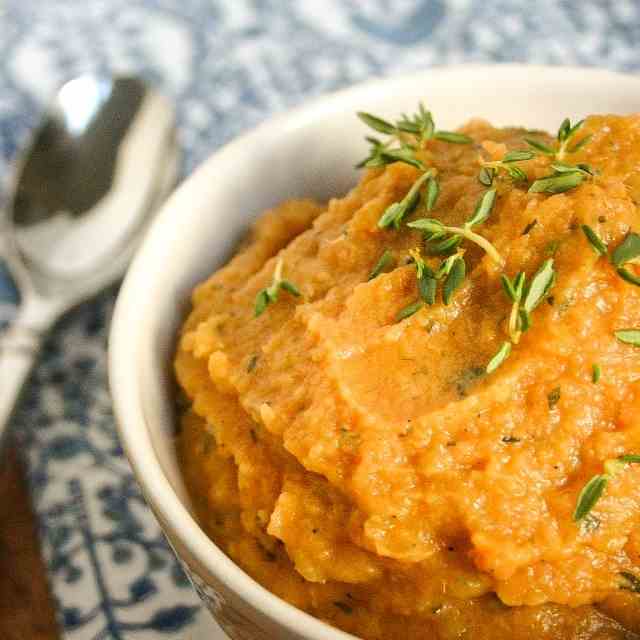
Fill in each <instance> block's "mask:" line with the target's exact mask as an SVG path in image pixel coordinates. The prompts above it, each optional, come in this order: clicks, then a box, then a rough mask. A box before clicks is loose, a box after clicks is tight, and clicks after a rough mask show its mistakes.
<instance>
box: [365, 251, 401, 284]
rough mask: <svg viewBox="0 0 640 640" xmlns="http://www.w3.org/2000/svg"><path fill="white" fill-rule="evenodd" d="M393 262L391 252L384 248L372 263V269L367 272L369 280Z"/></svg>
mask: <svg viewBox="0 0 640 640" xmlns="http://www.w3.org/2000/svg"><path fill="white" fill-rule="evenodd" d="M394 262H395V259H394V257H393V254H392V253H391V251H389V249H385V250H384V253H383V254H382V255H381V256H380V257H379V258H378V261H377V262H376V263H375V265H373V269H371V272H370V273H369V280H373V279H374V278H377V277H378V276H379V275H380V274H381V273H382V272H383V271H384V270H385V269H386V268H387V267H388V266H390V265H392V264H393V263H394Z"/></svg>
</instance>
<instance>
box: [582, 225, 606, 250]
mask: <svg viewBox="0 0 640 640" xmlns="http://www.w3.org/2000/svg"><path fill="white" fill-rule="evenodd" d="M580 228H581V229H582V232H583V233H584V235H585V236H586V237H587V240H588V241H589V242H590V243H591V246H592V247H593V250H594V251H595V252H596V253H597V254H598V255H600V256H606V255H607V252H608V248H607V243H606V242H605V241H604V240H603V239H602V238H601V237H600V236H599V235H598V234H597V233H596V232H595V231H594V230H593V229H592V228H591V227H590V226H589V225H587V224H583V225H580Z"/></svg>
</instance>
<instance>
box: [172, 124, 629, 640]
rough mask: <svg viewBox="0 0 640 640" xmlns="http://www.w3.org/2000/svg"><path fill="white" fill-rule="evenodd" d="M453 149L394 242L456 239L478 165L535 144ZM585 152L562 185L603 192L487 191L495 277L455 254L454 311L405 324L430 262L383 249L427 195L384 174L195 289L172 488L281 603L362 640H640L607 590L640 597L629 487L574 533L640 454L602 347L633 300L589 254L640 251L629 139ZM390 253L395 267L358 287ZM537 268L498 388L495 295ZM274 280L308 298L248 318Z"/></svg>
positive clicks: (396, 170) (477, 134)
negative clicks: (591, 237)
mask: <svg viewBox="0 0 640 640" xmlns="http://www.w3.org/2000/svg"><path fill="white" fill-rule="evenodd" d="M461 131H463V132H464V133H465V134H466V135H468V136H470V137H471V138H472V139H473V144H448V143H446V142H442V141H437V140H432V141H429V142H428V143H426V145H425V148H424V149H423V150H422V151H421V152H420V153H421V157H422V159H423V161H424V164H425V165H426V166H428V167H433V168H434V169H435V171H436V172H437V176H438V180H439V183H440V188H441V191H440V196H439V199H438V201H437V205H436V206H435V208H434V210H433V211H432V212H430V213H429V214H426V213H425V212H424V210H421V207H422V206H423V205H420V206H419V208H418V210H417V211H415V212H413V213H412V214H411V215H410V216H409V217H408V218H407V221H410V220H415V219H416V218H419V217H421V216H422V217H424V216H425V215H428V217H432V218H437V219H439V220H441V221H443V222H444V223H445V224H448V225H457V226H460V225H462V224H463V223H464V221H465V220H467V219H468V218H469V216H470V214H471V212H472V211H473V210H474V207H475V204H476V202H477V201H478V198H479V197H480V196H481V195H482V193H483V191H486V189H487V187H486V186H483V185H482V184H480V182H479V181H478V171H479V168H480V165H479V159H478V158H479V155H480V154H482V155H483V157H484V158H485V159H488V160H491V159H493V160H499V159H500V158H502V157H504V154H505V153H506V152H507V151H509V150H514V149H526V148H527V147H526V144H525V142H524V140H523V137H524V136H525V135H527V134H526V132H525V131H524V130H523V129H518V128H506V129H496V128H493V127H492V126H490V125H489V124H488V123H486V122H484V121H478V120H474V121H471V122H470V123H469V124H468V125H466V126H465V127H463V129H462V130H461ZM585 134H592V135H593V138H592V139H591V141H590V142H589V144H587V145H585V146H584V147H583V148H582V149H580V150H579V151H578V152H576V153H574V154H572V155H571V158H570V161H571V162H572V163H573V162H582V163H589V164H590V165H591V166H592V167H594V168H595V169H596V170H597V173H596V176H595V177H593V178H589V179H587V180H585V181H584V182H583V183H582V184H581V185H579V186H578V187H576V188H574V189H571V190H569V191H567V192H565V193H559V194H548V193H529V192H528V186H529V185H530V184H531V181H532V180H535V179H537V178H540V177H543V176H546V175H548V174H549V172H550V168H549V164H550V159H549V158H548V157H547V156H544V155H542V154H540V155H538V156H537V157H536V158H534V159H532V160H529V161H527V162H526V164H525V163H521V164H520V165H519V166H521V167H522V168H523V169H524V170H526V173H527V178H528V182H522V183H519V182H513V181H512V180H510V179H508V177H506V176H505V177H500V178H498V179H497V180H496V183H495V184H496V186H497V190H498V195H497V199H496V203H495V207H494V209H493V211H492V213H491V216H490V217H489V219H488V220H487V221H486V222H484V223H482V224H481V225H479V227H477V229H476V230H477V231H478V233H481V234H482V235H483V236H484V237H485V238H487V239H488V240H489V241H490V242H491V243H492V244H493V245H494V247H495V248H496V249H497V251H498V252H499V253H500V254H501V255H502V256H503V258H504V259H505V262H506V264H505V266H504V268H503V267H500V266H498V265H497V264H496V263H495V262H494V261H492V260H491V259H490V257H489V256H488V255H487V254H486V253H485V252H484V251H482V250H481V249H480V248H479V247H478V246H477V245H475V244H473V243H470V242H467V241H464V242H463V243H462V245H461V246H462V248H464V250H465V254H464V258H465V260H466V264H467V274H466V279H465V280H464V282H463V284H462V286H461V287H460V288H459V289H458V290H457V291H456V293H455V294H454V296H453V298H452V299H451V301H450V303H449V304H448V305H445V304H443V302H442V298H441V294H440V292H439V293H438V296H437V300H436V302H435V304H433V305H431V306H428V305H425V306H424V307H423V308H422V309H420V310H419V311H418V312H417V313H415V314H413V315H411V316H410V317H407V318H405V319H401V320H398V318H397V314H398V312H399V310H400V309H402V308H404V307H406V306H407V305H408V304H410V303H412V302H414V301H415V300H416V299H417V297H418V292H417V284H416V266H415V264H412V263H410V261H409V259H408V258H409V250H411V249H414V248H415V247H419V246H421V245H422V242H423V239H422V234H421V233H420V232H419V231H417V230H413V229H410V228H408V227H406V226H405V225H403V226H402V228H401V229H400V230H394V229H381V228H379V226H378V220H379V219H380V217H381V215H382V213H383V212H384V211H385V209H386V208H387V207H388V206H389V205H390V204H391V203H393V202H396V201H398V200H400V199H401V198H403V197H404V196H405V195H406V194H407V192H408V190H409V188H410V187H411V185H412V184H413V183H414V182H415V180H416V178H417V177H418V176H419V175H420V171H418V170H417V169H415V168H414V167H412V166H409V165H408V164H403V163H398V162H396V163H394V164H390V165H387V166H385V167H381V168H374V169H370V170H368V171H366V172H365V173H364V175H363V177H362V179H361V180H360V182H359V184H358V185H357V186H356V187H355V188H354V189H353V190H352V191H351V192H349V193H348V194H347V195H346V196H345V197H344V198H341V199H334V200H331V201H330V202H329V203H328V204H324V205H322V204H317V203H314V202H311V201H304V200H303V201H291V202H286V203H284V204H283V205H282V206H280V207H277V208H276V209H274V210H272V211H269V212H267V213H266V214H264V216H263V217H262V218H261V219H260V220H259V221H258V222H257V224H256V225H255V227H254V229H253V231H252V233H251V234H250V237H249V238H248V240H247V242H246V243H245V244H244V245H243V246H242V247H241V248H240V250H239V251H238V253H237V255H236V256H235V257H234V258H233V259H232V260H231V261H230V262H229V263H228V264H227V265H226V266H225V267H223V268H222V269H220V270H219V271H217V272H216V273H214V274H213V275H212V276H211V277H210V278H209V279H208V280H206V281H205V282H203V283H202V284H200V285H199V286H198V287H197V288H196V289H195V291H194V293H193V308H192V310H191V312H190V314H189V316H188V319H187V320H186V322H185V324H184V326H183V328H182V331H181V335H180V338H179V346H178V350H177V355H176V359H175V371H176V374H177V379H178V382H179V384H180V387H181V388H182V390H183V391H184V397H183V398H182V410H183V414H182V418H181V430H180V434H179V437H178V448H179V454H180V458H181V465H182V468H183V470H184V476H185V478H186V481H187V485H188V488H189V490H190V494H191V495H192V497H193V501H194V505H195V509H196V512H197V515H198V517H199V519H200V521H201V523H202V526H203V527H204V529H205V530H206V531H207V532H208V534H209V535H210V536H211V537H212V539H213V540H214V541H215V542H216V543H217V544H218V545H219V546H220V547H221V548H222V549H223V550H224V551H225V552H226V553H227V554H228V555H229V556H230V557H231V558H232V559H233V560H234V561H235V562H236V563H237V564H238V565H240V566H241V567H242V568H243V569H244V570H245V571H247V573H249V574H250V575H251V576H253V577H254V578H255V579H256V580H257V581H259V582H260V583H262V584H263V585H265V586H266V587H267V588H268V589H270V590H271V591H272V592H273V593H275V594H277V595H278V596H280V597H282V598H284V599H285V600H287V601H288V602H290V603H292V604H294V605H295V606H297V607H299V608H300V609H303V610H305V611H307V612H309V613H311V614H313V615H314V616H316V617H318V618H320V619H322V620H325V621H327V622H329V623H330V624H332V625H335V626H337V627H340V628H341V629H344V630H346V631H348V632H351V633H353V634H355V635H357V636H360V637H362V638H365V639H367V640H374V639H375V640H378V639H380V640H382V639H384V640H395V639H398V640H400V639H402V640H417V639H427V638H429V639H431V638H434V639H447V640H449V639H454V638H473V639H474V640H482V639H485V638H491V639H493V640H496V639H502V638H504V639H507V638H509V639H514V638H544V639H551V638H558V639H560V638H562V639H566V638H572V639H576V640H577V639H585V640H586V639H587V638H589V639H595V638H598V639H605V638H607V639H610V638H637V637H640V595H638V594H637V593H634V592H633V590H632V589H629V588H628V587H629V586H630V584H629V582H628V581H625V580H623V578H622V577H621V576H622V575H623V574H627V575H628V574H634V575H636V576H638V577H640V465H635V464H628V465H623V467H622V468H621V469H620V470H619V472H618V473H616V475H615V477H613V478H612V479H611V480H610V481H609V483H608V485H607V487H606V488H605V490H604V493H603V494H602V496H601V497H600V499H599V500H598V501H597V503H596V504H595V506H594V507H593V509H592V510H591V513H590V514H589V516H588V518H586V519H585V520H583V521H581V522H579V523H578V522H576V521H574V518H573V512H574V509H575V506H576V503H577V500H578V496H579V494H580V492H581V490H582V488H583V487H584V486H585V484H586V483H587V482H588V481H589V480H590V479H591V478H592V477H593V476H594V475H597V474H602V473H604V464H605V461H607V460H611V459H615V458H617V457H619V456H621V455H628V454H632V453H635V454H638V453H640V348H638V347H636V346H633V345H630V344H623V343H622V342H620V341H619V340H617V339H616V337H615V336H614V332H615V331H616V330H619V329H622V328H633V327H636V328H637V327H640V288H639V287H637V286H634V285H633V284H631V283H629V282H627V281H625V280H623V279H622V278H621V277H620V276H619V275H618V274H617V273H616V270H615V268H614V267H613V266H612V264H611V262H610V261H609V260H608V259H606V258H604V257H600V256H599V255H598V254H597V253H596V252H595V251H594V249H593V247H592V246H591V245H590V243H589V242H588V241H587V239H586V237H585V234H584V233H583V231H582V229H581V225H589V226H590V227H591V228H592V229H593V230H594V231H596V233H597V234H598V235H599V236H600V237H601V238H602V239H603V240H604V241H605V242H606V243H607V244H608V245H609V247H610V248H612V249H615V247H616V246H618V245H620V243H621V242H622V241H623V240H624V238H625V237H626V235H627V234H628V233H629V232H630V231H632V230H634V229H635V230H639V229H640V212H639V210H638V204H637V202H640V117H639V116H628V117H620V116H593V117H590V118H588V119H587V121H586V123H585V124H584V125H583V127H582V129H581V130H580V137H582V136H583V135H585ZM536 135H537V137H538V139H540V140H544V141H546V142H547V143H549V144H553V142H554V141H553V140H552V138H551V137H549V136H546V135H545V134H541V133H537V134H536ZM534 221H535V222H534ZM387 249H388V250H389V251H390V252H391V254H392V255H393V258H394V261H395V262H394V265H390V266H389V267H388V268H387V269H386V270H384V272H383V273H381V274H380V275H378V276H377V277H375V278H373V279H369V274H370V272H371V270H372V267H373V266H374V264H375V263H376V262H377V260H378V258H379V257H380V256H381V254H382V253H383V252H384V251H385V250H387ZM423 255H424V254H423ZM551 256H552V257H553V259H554V267H555V271H556V280H555V283H554V285H553V288H552V289H551V291H550V292H549V293H548V294H547V296H546V299H545V300H544V301H543V302H542V303H541V304H540V306H539V307H538V308H537V309H536V310H535V311H534V312H533V313H532V315H531V317H532V326H531V328H530V329H529V330H528V331H527V332H526V333H524V334H523V335H522V339H521V340H520V342H519V343H518V344H514V345H513V348H512V351H511V354H510V356H509V357H508V358H507V359H506V360H505V361H504V362H503V363H502V364H501V366H500V367H498V368H497V370H495V371H494V372H492V373H491V374H487V373H486V371H485V368H486V365H487V363H488V362H489V361H490V360H491V358H492V357H493V355H494V354H495V353H496V352H497V351H498V349H499V347H500V345H501V344H502V343H503V342H504V341H505V340H508V335H507V333H506V324H507V322H508V316H509V313H510V310H511V302H510V301H509V300H508V298H507V297H506V295H505V292H504V291H503V289H502V287H501V281H500V275H501V274H502V273H506V274H507V275H508V276H509V277H514V276H515V275H516V274H517V273H518V272H519V271H524V272H526V274H527V276H528V277H529V278H531V276H532V275H533V274H534V273H535V272H536V270H538V269H539V267H540V265H541V264H542V263H543V262H544V260H545V259H548V258H549V257H551ZM279 259H282V261H283V265H284V276H285V277H286V279H287V280H290V281H291V282H293V283H295V284H296V285H297V287H298V288H299V289H300V292H301V294H302V295H301V296H300V297H295V296H294V295H292V294H291V293H289V292H286V291H281V292H280V295H279V299H278V301H277V302H275V303H273V304H270V305H269V306H268V307H267V309H266V310H265V311H264V313H262V314H261V315H260V316H259V317H254V302H255V299H256V295H257V294H258V292H259V291H260V290H262V289H264V288H265V287H268V286H269V285H270V283H271V281H272V277H273V273H274V269H275V268H276V263H277V261H278V260H279ZM425 259H426V260H427V263H428V264H430V265H432V266H433V267H434V268H436V267H437V266H438V264H439V262H440V260H441V258H440V257H426V258H425ZM630 268H631V269H632V270H633V269H634V268H635V267H633V265H630ZM594 364H598V365H599V366H600V368H601V371H602V376H601V378H600V380H599V381H598V382H594V378H593V365H594ZM625 586H626V587H627V588H624V587H625Z"/></svg>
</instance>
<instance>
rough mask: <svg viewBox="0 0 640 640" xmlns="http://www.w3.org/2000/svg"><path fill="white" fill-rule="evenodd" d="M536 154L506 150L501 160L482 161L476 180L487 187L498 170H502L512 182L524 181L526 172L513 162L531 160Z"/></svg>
mask: <svg viewBox="0 0 640 640" xmlns="http://www.w3.org/2000/svg"><path fill="white" fill-rule="evenodd" d="M535 157H536V154H535V153H533V152H532V151H527V150H524V151H520V150H514V151H508V152H507V153H506V154H505V155H504V157H503V158H502V160H492V161H486V162H485V161H482V169H480V174H479V175H478V180H479V181H480V182H481V183H482V184H484V185H485V186H487V187H490V186H491V185H492V184H493V179H494V178H495V176H496V175H498V173H499V172H500V171H504V172H505V173H506V174H507V175H508V176H509V177H510V178H511V179H512V180H513V181H514V182H524V181H525V180H526V179H527V174H526V173H525V172H524V171H523V170H522V169H521V168H520V167H517V166H515V165H514V163H515V162H524V161H526V160H532V159H533V158H535Z"/></svg>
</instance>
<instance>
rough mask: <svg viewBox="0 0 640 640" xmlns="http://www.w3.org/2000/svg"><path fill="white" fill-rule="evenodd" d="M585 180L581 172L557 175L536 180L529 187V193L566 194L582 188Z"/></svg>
mask: <svg viewBox="0 0 640 640" xmlns="http://www.w3.org/2000/svg"><path fill="white" fill-rule="evenodd" d="M584 178H585V176H584V174H583V173H581V172H579V171H576V172H574V173H557V174H555V175H550V176H546V177H545V178H540V179H539V180H536V181H535V182H534V183H533V184H532V185H531V186H530V187H529V193H564V192H565V191H569V190H570V189H574V188H575V187H578V186H580V185H581V184H582V183H583V182H584Z"/></svg>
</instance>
